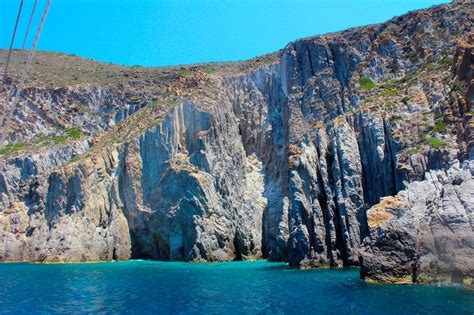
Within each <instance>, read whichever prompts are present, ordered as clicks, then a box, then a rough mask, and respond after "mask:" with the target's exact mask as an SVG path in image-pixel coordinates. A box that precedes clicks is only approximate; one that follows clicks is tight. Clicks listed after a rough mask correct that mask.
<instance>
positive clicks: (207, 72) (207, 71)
mask: <svg viewBox="0 0 474 315" xmlns="http://www.w3.org/2000/svg"><path fill="white" fill-rule="evenodd" d="M202 72H204V73H205V74H213V73H214V69H211V68H204V69H203V70H202Z"/></svg>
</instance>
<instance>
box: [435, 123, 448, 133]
mask: <svg viewBox="0 0 474 315" xmlns="http://www.w3.org/2000/svg"><path fill="white" fill-rule="evenodd" d="M431 131H433V132H446V131H448V126H446V124H445V123H444V122H442V121H440V122H437V123H436V124H435V125H434V126H433V127H432V128H431Z"/></svg>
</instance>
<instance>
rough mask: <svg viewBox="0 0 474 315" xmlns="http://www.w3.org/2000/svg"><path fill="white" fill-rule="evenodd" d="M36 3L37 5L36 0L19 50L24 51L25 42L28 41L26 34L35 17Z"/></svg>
mask: <svg viewBox="0 0 474 315" xmlns="http://www.w3.org/2000/svg"><path fill="white" fill-rule="evenodd" d="M37 3H38V0H35V4H34V5H33V10H32V11H31V15H30V21H29V22H28V28H27V29H26V34H25V38H24V39H23V45H21V49H25V44H26V40H27V39H28V33H29V32H30V26H31V22H32V21H33V16H34V15H35V9H36V4H37Z"/></svg>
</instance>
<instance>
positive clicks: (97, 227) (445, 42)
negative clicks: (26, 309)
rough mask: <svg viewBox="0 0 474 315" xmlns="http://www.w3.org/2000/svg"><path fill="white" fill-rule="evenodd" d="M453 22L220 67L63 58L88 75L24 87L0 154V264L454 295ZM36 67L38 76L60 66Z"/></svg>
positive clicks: (458, 137)
mask: <svg viewBox="0 0 474 315" xmlns="http://www.w3.org/2000/svg"><path fill="white" fill-rule="evenodd" d="M472 14H473V5H472V4H470V3H462V2H457V3H454V4H449V5H441V6H437V7H433V8H430V9H427V10H422V11H417V12H411V13H408V14H406V15H404V16H401V17H397V18H394V19H392V20H390V21H389V22H387V23H384V24H380V25H372V26H367V27H363V28H357V29H351V30H347V31H344V32H341V33H334V34H328V35H324V36H319V37H311V38H306V39H302V40H298V41H296V42H293V43H290V44H288V45H287V46H286V47H285V48H284V49H282V50H281V51H279V52H276V53H274V54H270V55H266V56H262V57H258V58H255V59H252V60H249V61H245V62H239V63H228V64H209V65H207V64H204V65H192V66H187V67H182V68H173V67H169V68H158V69H155V68H136V67H129V68H127V67H121V66H115V65H102V64H96V63H94V62H93V61H85V60H82V59H80V58H72V59H71V58H69V59H70V60H71V61H69V62H70V63H71V67H72V68H71V69H74V67H75V66H76V64H80V65H81V66H82V67H90V68H91V69H92V68H94V69H95V70H94V71H95V72H93V73H94V76H92V77H88V78H82V77H81V78H80V80H79V81H81V80H82V81H81V82H77V80H78V79H77V78H76V79H74V80H73V79H72V78H69V77H68V76H67V75H69V74H68V73H69V72H68V71H64V68H61V69H63V70H62V71H63V72H65V73H64V74H63V76H60V73H57V75H56V76H55V79H56V80H58V81H55V82H50V84H53V85H54V84H56V86H55V87H54V88H53V87H51V86H49V85H47V84H44V83H45V82H44V81H42V80H43V79H42V76H41V71H40V70H37V72H35V73H36V77H35V78H36V81H33V82H32V83H31V85H30V86H27V87H25V89H24V92H23V93H22V95H21V97H20V101H19V104H20V106H19V108H18V110H17V111H16V112H15V115H14V119H13V121H12V124H11V130H10V131H11V132H10V138H9V140H10V141H11V142H12V144H9V145H7V146H5V147H3V148H1V149H0V150H1V151H0V153H1V155H0V260H2V261H38V262H86V261H109V260H128V259H132V258H140V259H156V260H167V261H175V260H182V261H231V260H253V259H262V258H263V259H268V260H271V261H286V262H288V263H289V264H290V265H291V266H297V267H300V268H310V267H340V266H361V277H362V278H363V279H365V280H366V281H368V282H459V283H468V284H469V283H472V278H473V277H474V258H473V257H474V232H473V231H474V213H473V205H474V195H473V194H474V178H473V176H474V165H473V161H472V159H473V156H474V155H473V153H472V149H473V143H474V140H473V139H474V138H473V135H474V127H473V126H474V124H473V122H474V120H473V119H474V118H473V115H472V100H473V95H474V89H473V87H472V78H473V76H472V73H473V68H474V67H473V65H472V61H473V58H472V54H473V50H472V42H473V41H472V36H473V35H472V34H470V31H472V30H471V27H470V25H469V21H471V20H472ZM0 53H1V54H4V52H3V51H0ZM38 56H39V58H40V59H39V61H38V64H39V65H43V66H44V65H48V67H49V69H50V71H51V72H52V73H56V72H55V71H56V70H57V67H58V66H57V65H56V63H55V58H64V56H62V57H61V55H60V54H52V53H40V54H39V55H38ZM53 57H54V58H53ZM68 66H69V63H68V62H66V61H64V62H63V63H62V64H61V67H68ZM33 71H35V68H33ZM43 71H44V70H43ZM71 71H72V73H74V70H71ZM66 72H67V73H66ZM106 78H109V80H110V81H106ZM74 82H76V83H74ZM15 84H17V80H16V78H15V76H14V75H13V76H12V77H10V78H8V80H7V85H5V86H4V87H2V89H1V90H0V100H2V102H0V103H1V106H2V107H3V106H4V104H5V101H6V100H7V96H8V93H9V89H11V88H13V87H14V86H15ZM470 279H471V280H470Z"/></svg>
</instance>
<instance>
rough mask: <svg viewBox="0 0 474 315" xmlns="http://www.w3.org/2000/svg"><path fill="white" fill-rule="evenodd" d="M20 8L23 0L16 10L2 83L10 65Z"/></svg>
mask: <svg viewBox="0 0 474 315" xmlns="http://www.w3.org/2000/svg"><path fill="white" fill-rule="evenodd" d="M21 8H23V0H21V2H20V7H19V8H18V15H17V16H16V22H15V28H14V29H13V35H12V41H11V43H10V50H8V57H7V63H6V64H5V69H4V70H3V78H2V82H5V77H6V75H7V70H8V64H9V63H10V58H11V56H12V50H13V43H14V42H15V36H16V29H17V28H18V21H19V20H20V15H21Z"/></svg>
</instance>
